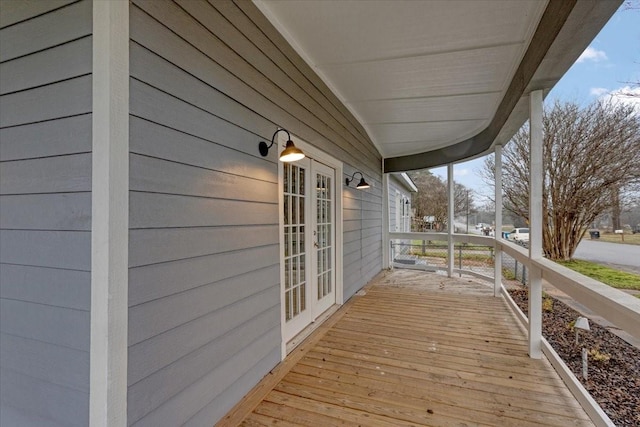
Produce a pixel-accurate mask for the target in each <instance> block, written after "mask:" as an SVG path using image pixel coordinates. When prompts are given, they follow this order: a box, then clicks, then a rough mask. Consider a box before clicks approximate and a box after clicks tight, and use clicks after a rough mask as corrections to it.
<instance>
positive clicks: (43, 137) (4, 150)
mask: <svg viewBox="0 0 640 427" xmlns="http://www.w3.org/2000/svg"><path fill="white" fill-rule="evenodd" d="M89 152H91V114H84V115H80V116H76V117H67V118H64V119H58V120H52V121H48V122H41V123H32V124H27V125H23V126H16V127H11V128H4V129H0V161H7V160H22V159H34V158H47V160H48V161H57V160H61V159H64V157H62V156H66V155H70V154H77V153H89ZM54 156H61V157H60V158H59V159H56V158H54ZM62 161H64V160H62ZM73 165H74V167H82V166H85V165H86V167H89V168H90V166H91V165H90V164H86V163H81V162H73ZM9 167H10V166H9ZM66 167H69V164H67V165H66ZM2 169H3V170H4V164H3V166H2ZM60 172H61V173H67V172H64V171H60ZM34 173H37V172H34ZM89 176H90V175H89V174H87V178H88V177H89ZM4 184H5V182H4V179H3V180H2V184H0V185H4Z"/></svg>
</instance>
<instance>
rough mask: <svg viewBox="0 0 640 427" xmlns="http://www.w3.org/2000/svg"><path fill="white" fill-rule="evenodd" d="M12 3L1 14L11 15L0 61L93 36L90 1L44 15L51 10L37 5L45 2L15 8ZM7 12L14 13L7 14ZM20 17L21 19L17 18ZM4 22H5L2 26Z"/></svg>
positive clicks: (1, 38) (2, 34)
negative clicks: (15, 23)
mask: <svg viewBox="0 0 640 427" xmlns="http://www.w3.org/2000/svg"><path fill="white" fill-rule="evenodd" d="M11 3H12V2H8V1H7V2H3V3H2V9H3V11H2V12H3V13H2V14H3V15H5V13H6V14H8V18H7V21H8V22H7V26H6V27H4V28H2V29H1V30H0V58H2V60H3V61H8V60H10V59H14V58H19V57H21V56H25V55H29V54H32V53H34V52H39V51H42V50H45V49H49V48H52V47H54V46H57V45H60V44H63V43H67V42H69V41H72V40H75V39H78V38H80V37H84V36H87V35H89V34H91V26H92V21H91V14H92V5H91V2H90V1H80V2H76V3H75V4H71V5H68V6H66V7H61V8H58V9H56V10H51V11H49V13H44V14H43V13H42V12H43V11H46V9H47V8H48V7H49V6H44V5H38V3H46V2H35V1H31V2H25V3H26V4H25V5H16V6H14V5H12V4H11ZM16 3H20V2H16ZM54 4H55V3H52V4H51V5H50V6H53V5H54ZM58 4H60V2H58ZM7 9H8V10H11V11H7V12H5V10H7ZM19 14H21V15H22V16H21V17H20V18H17V15H19ZM11 15H13V16H14V17H11ZM4 20H5V19H4V18H3V26H4ZM16 20H20V23H19V24H18V25H8V24H11V23H13V22H15V21H16ZM12 21H13V22H12Z"/></svg>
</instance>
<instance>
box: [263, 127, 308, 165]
mask: <svg viewBox="0 0 640 427" xmlns="http://www.w3.org/2000/svg"><path fill="white" fill-rule="evenodd" d="M278 132H286V133H287V145H286V146H285V147H284V150H283V151H282V153H280V161H281V162H295V161H297V160H300V159H304V157H305V155H304V153H303V152H302V150H301V149H299V148H298V147H296V146H295V144H294V143H293V141H292V140H291V134H290V133H289V131H288V130H286V129H278V130H277V131H275V132H274V133H273V136H272V137H271V144H269V145H267V143H266V142H264V141H260V144H258V150H259V151H260V154H261V155H262V157H266V156H267V155H268V154H269V148H271V146H273V144H275V142H276V135H278Z"/></svg>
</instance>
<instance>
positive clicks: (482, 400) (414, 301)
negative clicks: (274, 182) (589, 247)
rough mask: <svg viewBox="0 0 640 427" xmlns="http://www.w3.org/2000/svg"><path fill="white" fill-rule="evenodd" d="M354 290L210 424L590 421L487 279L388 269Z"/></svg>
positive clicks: (529, 423) (578, 423)
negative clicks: (534, 353) (532, 350)
mask: <svg viewBox="0 0 640 427" xmlns="http://www.w3.org/2000/svg"><path fill="white" fill-rule="evenodd" d="M365 292H366V294H365V295H362V296H354V297H353V298H352V299H351V300H350V301H349V302H348V303H347V304H346V305H345V306H344V307H343V308H341V309H340V310H339V311H338V312H337V313H336V314H334V315H333V316H332V317H331V318H329V320H328V321H327V322H325V324H324V325H323V326H321V327H320V328H318V330H316V331H315V332H314V334H313V335H311V336H310V337H309V338H308V339H307V340H306V341H304V342H303V344H301V345H300V346H299V347H298V348H297V349H296V350H294V351H293V352H292V353H291V354H290V355H289V356H288V357H287V359H286V360H285V361H283V363H281V364H280V365H279V366H278V367H276V368H275V369H274V370H273V371H272V373H270V374H269V375H267V377H265V378H264V380H263V381H262V382H261V383H260V384H258V385H257V386H256V388H254V390H253V391H252V392H251V393H249V394H248V395H247V396H246V397H245V398H244V399H243V401H242V402H240V403H239V404H238V405H237V406H236V408H234V409H233V410H232V411H231V412H230V413H229V414H228V415H227V416H226V417H225V418H223V419H222V420H221V421H220V423H219V424H218V425H220V426H222V425H225V426H226V425H238V424H240V425H246V426H257V425H279V426H293V425H306V426H333V425H341V426H389V427H391V426H393V427H397V426H416V425H430V426H472V425H493V426H541V425H550V426H563V427H564V426H587V425H593V423H592V422H591V421H590V420H589V418H588V417H587V415H586V414H585V412H584V411H583V410H582V408H581V407H580V406H579V404H578V403H577V401H576V400H575V398H574V397H573V396H572V395H571V393H570V392H569V391H568V390H567V388H566V387H565V385H564V383H563V382H562V381H561V380H560V378H559V377H558V375H557V374H556V372H555V371H554V370H553V368H552V367H551V365H550V364H549V362H548V361H547V360H546V359H544V358H543V359H542V360H532V359H530V358H529V357H528V355H527V341H526V335H525V333H524V331H523V330H522V329H521V328H520V327H519V326H518V323H517V320H516V319H515V317H513V316H512V314H511V312H510V311H509V309H508V308H507V306H506V304H505V302H504V301H503V299H502V298H494V297H493V294H492V289H491V288H489V287H488V286H486V285H483V284H479V283H478V282H476V281H471V280H468V279H457V278H453V279H450V278H447V277H445V276H442V275H438V274H434V273H425V272H418V271H409V270H395V271H393V272H389V273H385V274H384V276H381V277H380V278H379V279H378V280H377V281H375V282H374V283H372V284H371V285H369V286H367V288H365Z"/></svg>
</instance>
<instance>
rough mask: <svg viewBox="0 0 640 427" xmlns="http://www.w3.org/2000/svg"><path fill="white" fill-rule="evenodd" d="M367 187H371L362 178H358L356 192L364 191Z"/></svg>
mask: <svg viewBox="0 0 640 427" xmlns="http://www.w3.org/2000/svg"><path fill="white" fill-rule="evenodd" d="M369 187H371V186H370V185H369V184H368V183H367V181H365V180H364V177H362V178H360V182H359V183H358V185H356V188H357V189H358V190H364V189H366V188H369Z"/></svg>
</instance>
